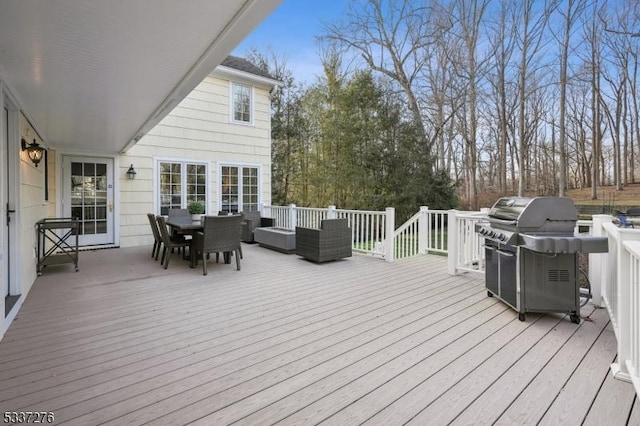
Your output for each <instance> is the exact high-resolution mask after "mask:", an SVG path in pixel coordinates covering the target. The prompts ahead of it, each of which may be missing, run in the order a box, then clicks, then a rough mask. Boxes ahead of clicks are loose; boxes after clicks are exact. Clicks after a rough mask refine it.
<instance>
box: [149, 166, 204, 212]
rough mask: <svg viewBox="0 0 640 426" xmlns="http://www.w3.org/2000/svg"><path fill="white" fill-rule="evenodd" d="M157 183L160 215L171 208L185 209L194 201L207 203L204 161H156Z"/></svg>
mask: <svg viewBox="0 0 640 426" xmlns="http://www.w3.org/2000/svg"><path fill="white" fill-rule="evenodd" d="M158 185H159V187H158V196H159V202H158V205H159V206H160V214H161V215H167V214H169V209H173V208H178V209H186V208H187V207H188V206H189V204H191V203H192V202H194V201H200V202H201V203H203V204H204V205H205V206H208V205H209V203H208V200H207V164H206V163H198V162H194V161H179V160H170V161H169V160H167V161H163V160H161V161H158ZM205 208H206V207H205Z"/></svg>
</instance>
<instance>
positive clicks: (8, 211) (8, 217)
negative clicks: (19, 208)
mask: <svg viewBox="0 0 640 426" xmlns="http://www.w3.org/2000/svg"><path fill="white" fill-rule="evenodd" d="M15 212H16V211H15V210H13V209H10V208H9V203H7V225H8V224H9V222H11V216H9V215H10V214H11V213H15Z"/></svg>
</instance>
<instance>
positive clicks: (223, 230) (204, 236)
mask: <svg viewBox="0 0 640 426" xmlns="http://www.w3.org/2000/svg"><path fill="white" fill-rule="evenodd" d="M241 222H242V217H241V216H240V215H233V216H205V217H204V218H203V225H202V227H203V230H202V232H196V233H194V234H193V243H192V245H191V250H192V253H193V256H192V257H191V260H192V262H193V266H196V265H197V262H198V259H199V258H201V259H202V274H203V275H207V258H208V254H209V253H215V254H216V262H217V261H218V259H219V255H220V253H223V255H224V260H225V263H230V256H231V254H232V253H235V257H236V267H237V269H238V271H239V270H240V256H241V251H240V250H241V247H240V234H241V233H242V228H241V225H240V223H241Z"/></svg>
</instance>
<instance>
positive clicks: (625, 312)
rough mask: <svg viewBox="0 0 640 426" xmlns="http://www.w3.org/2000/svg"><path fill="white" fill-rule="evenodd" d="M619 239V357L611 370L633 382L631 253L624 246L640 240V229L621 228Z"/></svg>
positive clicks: (617, 375) (614, 373)
mask: <svg viewBox="0 0 640 426" xmlns="http://www.w3.org/2000/svg"><path fill="white" fill-rule="evenodd" d="M618 236H619V238H618V241H617V250H618V251H617V254H618V261H617V262H616V263H617V265H616V268H617V272H616V276H617V279H618V295H617V296H618V297H617V299H618V300H617V301H614V302H613V303H616V304H617V312H618V359H617V360H616V362H615V363H613V364H611V371H612V372H613V375H614V377H615V378H616V379H620V380H624V381H627V382H631V376H630V375H629V372H628V371H627V365H626V360H628V359H629V358H630V354H631V341H632V339H633V336H632V330H633V327H632V325H631V321H632V316H631V271H630V265H631V254H630V253H629V251H628V250H627V249H626V247H624V244H623V243H624V242H625V241H640V230H637V229H629V228H624V229H623V228H620V233H619V234H618Z"/></svg>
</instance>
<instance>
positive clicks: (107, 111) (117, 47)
mask: <svg viewBox="0 0 640 426" xmlns="http://www.w3.org/2000/svg"><path fill="white" fill-rule="evenodd" d="M280 1H281V0H245V1H211V0H189V1H188V2H184V1H178V0H137V1H135V2H131V1H127V0H113V1H103V0H58V1H55V2H51V1H46V0H21V1H4V2H2V3H0V76H2V78H3V79H4V80H5V81H6V82H7V83H8V86H9V88H10V89H12V90H11V91H12V92H14V95H16V96H17V97H18V101H19V102H20V104H21V106H22V109H23V111H24V112H25V115H26V116H27V117H28V118H29V119H30V121H32V124H33V125H34V126H35V127H36V130H37V131H38V133H39V134H40V136H41V137H42V138H43V139H44V141H45V144H46V145H47V146H49V147H55V148H67V149H73V150H78V151H87V152H92V153H116V152H119V151H122V150H124V149H126V148H127V147H129V146H130V145H131V143H132V141H134V140H135V139H136V137H137V136H140V135H142V134H143V133H145V132H146V131H148V130H149V129H151V128H152V127H153V126H154V125H155V124H157V123H158V122H159V121H160V120H161V119H162V117H164V116H165V115H166V114H167V113H168V112H169V111H171V109H172V108H173V107H174V106H175V105H177V103H178V102H179V101H180V100H181V99H182V98H184V97H185V96H186V95H187V94H188V93H189V92H190V91H191V90H192V89H193V88H194V87H195V86H196V85H197V84H198V83H199V82H200V81H202V79H203V78H204V77H205V76H206V75H207V74H208V73H209V72H211V71H212V70H213V69H214V68H215V67H216V66H217V65H218V64H219V63H220V62H221V61H222V60H223V59H224V58H225V57H226V56H227V55H228V54H229V52H230V51H231V50H232V49H233V48H234V47H235V46H236V45H237V44H238V43H239V42H240V41H241V40H242V39H243V38H244V37H245V36H246V35H247V34H248V33H249V32H250V31H251V30H253V28H255V27H256V26H257V25H258V24H259V23H260V22H261V21H262V20H263V19H264V18H265V17H266V16H267V15H268V14H269V13H270V12H271V11H272V10H273V9H274V8H275V7H276V6H277V5H278V4H279V3H280Z"/></svg>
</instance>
